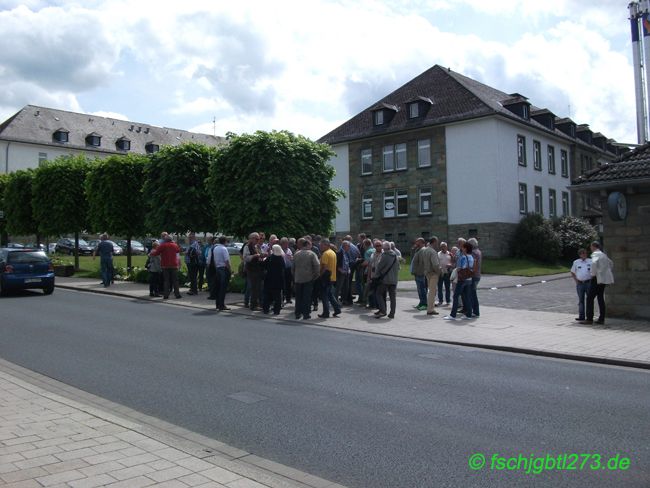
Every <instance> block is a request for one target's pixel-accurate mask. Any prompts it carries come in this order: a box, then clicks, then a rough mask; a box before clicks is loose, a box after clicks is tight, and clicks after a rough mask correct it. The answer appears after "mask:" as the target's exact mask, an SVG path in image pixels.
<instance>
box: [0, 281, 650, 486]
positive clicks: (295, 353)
mask: <svg viewBox="0 0 650 488" xmlns="http://www.w3.org/2000/svg"><path fill="white" fill-rule="evenodd" d="M0 357H2V358H3V359H6V360H8V361H11V362H13V363H15V364H19V365H21V366H23V367H26V368H29V369H32V370H34V371H37V372H39V373H42V374H45V375H48V376H51V377H53V378H55V379H57V380H60V381H63V382H65V383H68V384H70V385H73V386H75V387H77V388H80V389H82V390H85V391H88V392H91V393H93V394H96V395H99V396H102V397H105V398H108V399H110V400H112V401H115V402H118V403H121V404H124V405H127V406H129V407H131V408H134V409H137V410H139V411H141V412H144V413H146V414H149V415H153V416H156V417H159V418H162V419H164V420H167V421H169V422H172V423H175V424H178V425H181V426H183V427H185V428H188V429H191V430H194V431H196V432H200V433H202V434H205V435H208V436H210V437H213V438H215V439H218V440H220V441H223V442H226V443H228V444H230V445H233V446H236V447H239V448H241V449H244V450H246V451H249V452H252V453H254V454H257V455H258V456H261V457H264V458H268V459H272V460H274V461H277V462H280V463H282V464H285V465H288V466H291V467H294V468H297V469H300V470H303V471H306V472H309V473H311V474H315V475H317V476H321V477H323V478H326V479H329V480H332V481H336V482H339V483H342V484H344V485H347V486H351V487H368V488H382V487H391V488H411V487H413V488H423V487H446V486H449V487H458V486H463V487H470V486H477V487H478V486H480V487H491V486H494V487H497V486H498V487H508V486H554V487H562V486H567V487H568V486H571V487H581V486H584V487H599V486H604V487H605V486H606V487H610V486H624V487H647V486H650V443H649V442H648V439H649V438H650V409H649V406H650V373H648V372H646V371H640V370H631V369H624V368H616V367H605V366H596V365H590V364H582V363H576V362H568V361H560V360H551V359H542V358H534V357H529V356H519V355H514V354H505V353H495V352H487V351H481V350H477V349H468V348H462V347H446V346H437V345H433V344H428V343H423V342H416V341H407V340H398V339H391V338H385V337H378V336H371V335H364V334H355V333H347V332H342V331H335V330H330V329H324V328H319V327H314V326H300V325H296V324H293V323H291V324H289V323H286V324H285V323H280V322H274V321H266V320H261V319H246V318H242V317H238V316H232V315H225V314H223V315H217V314H215V313H212V312H199V311H196V310H191V309H186V308H180V307H173V306H167V305H162V304H155V303H148V302H143V301H131V300H126V299H120V298H115V297H109V296H98V295H93V294H88V293H80V292H73V291H65V290H62V289H57V291H56V292H55V293H54V295H52V296H49V297H48V296H43V295H40V294H36V293H34V294H32V293H25V294H22V295H19V296H13V297H7V298H2V299H0ZM0 401H1V399H0ZM475 453H483V454H484V455H485V456H486V457H487V465H488V467H489V465H490V464H491V460H492V457H493V456H494V455H500V456H504V457H512V456H514V457H517V456H518V455H520V454H521V455H522V459H523V458H526V459H527V458H529V457H530V456H531V455H532V456H533V457H537V456H546V455H547V454H549V455H551V456H553V457H557V456H558V455H561V454H571V453H590V454H591V453H597V454H600V455H601V456H602V460H603V463H604V461H606V460H607V459H609V457H610V456H613V455H616V454H618V455H619V456H623V457H629V458H630V467H629V469H627V470H625V471H610V470H608V469H598V470H595V471H591V470H588V469H587V470H582V471H580V470H575V471H561V472H557V471H551V472H543V473H541V474H528V475H526V474H523V473H521V472H516V471H507V470H504V471H497V470H489V469H482V470H479V471H472V470H470V469H469V467H468V459H469V457H470V456H471V455H473V454H475ZM495 459H496V458H495ZM570 459H571V458H569V460H570ZM584 459H585V458H578V462H577V463H576V467H579V466H580V463H581V462H583V460H584ZM495 462H497V463H498V461H495ZM521 462H522V463H523V461H521ZM595 463H596V458H589V459H588V463H587V464H585V467H587V466H596V464H595ZM511 465H512V464H511ZM522 466H523V464H522Z"/></svg>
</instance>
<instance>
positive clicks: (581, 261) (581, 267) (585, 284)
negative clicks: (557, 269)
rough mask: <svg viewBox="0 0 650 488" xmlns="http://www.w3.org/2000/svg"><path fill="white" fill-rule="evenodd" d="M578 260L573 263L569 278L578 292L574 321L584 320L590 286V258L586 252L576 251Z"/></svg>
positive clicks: (583, 250)
mask: <svg viewBox="0 0 650 488" xmlns="http://www.w3.org/2000/svg"><path fill="white" fill-rule="evenodd" d="M578 256H579V258H578V259H576V260H575V261H573V265H572V266H571V276H573V280H574V281H575V282H576V291H577V292H578V317H577V318H576V320H580V321H582V320H584V319H585V298H587V295H588V294H589V288H590V285H591V258H588V257H587V250H586V249H580V250H578Z"/></svg>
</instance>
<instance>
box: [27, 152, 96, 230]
mask: <svg viewBox="0 0 650 488" xmlns="http://www.w3.org/2000/svg"><path fill="white" fill-rule="evenodd" d="M89 167H90V164H89V161H88V159H87V158H86V156H83V155H77V156H60V157H58V158H56V159H55V160H54V161H50V162H46V163H45V164H43V166H41V167H40V168H38V170H36V172H35V174H34V189H33V195H32V207H33V209H34V215H35V217H36V221H37V222H38V229H39V231H40V233H41V234H42V235H48V236H56V235H60V234H68V233H77V232H80V231H83V230H84V229H85V228H86V226H87V221H86V207H87V203H86V193H85V191H84V188H85V186H84V185H85V179H86V174H87V173H88V170H89Z"/></svg>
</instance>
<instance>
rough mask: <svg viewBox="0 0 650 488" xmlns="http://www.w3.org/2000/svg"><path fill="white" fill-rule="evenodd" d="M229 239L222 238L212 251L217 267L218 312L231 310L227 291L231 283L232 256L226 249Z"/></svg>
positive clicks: (215, 282) (215, 293) (215, 281)
mask: <svg viewBox="0 0 650 488" xmlns="http://www.w3.org/2000/svg"><path fill="white" fill-rule="evenodd" d="M227 243H228V239H227V238H226V236H220V237H219V239H218V244H217V245H216V246H214V248H213V249H212V259H211V260H212V261H213V262H214V267H215V273H216V274H215V280H214V284H215V287H214V288H215V290H214V295H215V298H216V301H217V310H230V308H228V307H226V303H225V302H226V291H227V290H228V283H229V282H230V273H231V271H230V254H228V249H226V244H227Z"/></svg>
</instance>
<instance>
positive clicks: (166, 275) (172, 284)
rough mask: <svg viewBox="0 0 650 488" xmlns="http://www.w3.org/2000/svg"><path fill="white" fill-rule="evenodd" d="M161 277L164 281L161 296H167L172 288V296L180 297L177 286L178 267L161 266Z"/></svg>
mask: <svg viewBox="0 0 650 488" xmlns="http://www.w3.org/2000/svg"><path fill="white" fill-rule="evenodd" d="M162 272H163V279H164V282H165V285H164V289H163V296H164V297H165V298H169V292H170V291H171V289H172V288H174V296H176V298H180V296H181V291H180V289H179V287H178V268H175V267H174V268H163V271H162Z"/></svg>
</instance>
